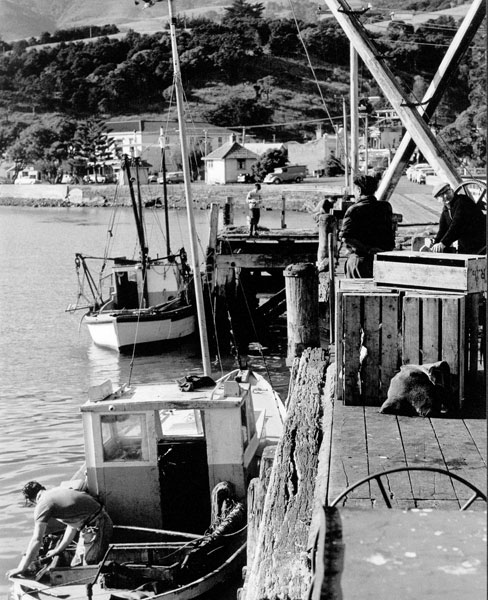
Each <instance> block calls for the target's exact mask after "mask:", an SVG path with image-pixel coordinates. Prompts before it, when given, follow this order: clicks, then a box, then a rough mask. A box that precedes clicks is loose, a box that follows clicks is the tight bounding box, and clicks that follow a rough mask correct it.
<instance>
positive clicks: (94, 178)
mask: <svg viewBox="0 0 488 600" xmlns="http://www.w3.org/2000/svg"><path fill="white" fill-rule="evenodd" d="M83 183H107V178H106V177H105V175H98V174H97V175H95V173H89V174H88V175H85V176H84V177H83Z"/></svg>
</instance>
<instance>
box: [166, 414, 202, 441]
mask: <svg viewBox="0 0 488 600" xmlns="http://www.w3.org/2000/svg"><path fill="white" fill-rule="evenodd" d="M160 417H161V427H162V430H163V438H165V437H171V438H173V437H185V438H187V437H203V418H202V413H201V411H200V410H194V409H185V410H163V411H161V412H160Z"/></svg>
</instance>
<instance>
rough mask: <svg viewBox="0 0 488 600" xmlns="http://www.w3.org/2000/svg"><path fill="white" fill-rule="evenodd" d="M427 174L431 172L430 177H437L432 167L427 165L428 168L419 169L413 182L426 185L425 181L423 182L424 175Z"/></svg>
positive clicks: (413, 176)
mask: <svg viewBox="0 0 488 600" xmlns="http://www.w3.org/2000/svg"><path fill="white" fill-rule="evenodd" d="M425 172H429V174H430V175H435V171H434V170H433V169H432V167H431V166H430V165H427V166H426V167H418V168H417V169H415V171H414V172H413V174H412V181H413V182H414V183H425V180H424V181H423V182H422V181H421V179H422V175H423V173H425ZM431 172H432V173H431Z"/></svg>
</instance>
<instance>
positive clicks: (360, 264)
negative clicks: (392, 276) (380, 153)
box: [341, 175, 395, 279]
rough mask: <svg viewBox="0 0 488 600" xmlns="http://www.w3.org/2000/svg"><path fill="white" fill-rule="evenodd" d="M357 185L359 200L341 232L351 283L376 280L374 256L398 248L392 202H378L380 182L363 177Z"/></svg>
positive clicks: (356, 179) (351, 208) (347, 273)
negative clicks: (396, 245) (352, 280)
mask: <svg viewBox="0 0 488 600" xmlns="http://www.w3.org/2000/svg"><path fill="white" fill-rule="evenodd" d="M354 184H355V185H356V186H358V188H359V191H360V198H359V200H358V202H356V203H355V204H353V206H351V207H350V208H348V209H347V211H346V214H345V215H344V220H343V223H342V231H341V236H342V239H343V241H344V243H345V244H346V246H347V248H348V250H349V256H348V259H347V262H346V267H345V272H346V277H348V278H350V279H358V278H361V277H373V261H374V256H375V254H376V253H377V252H384V251H386V250H393V248H394V247H395V231H394V227H393V211H392V208H391V204H390V203H389V202H379V201H378V200H377V199H376V197H375V195H374V193H375V192H376V189H377V187H378V181H377V179H376V178H375V177H370V176H369V175H360V176H357V177H356V178H355V179H354Z"/></svg>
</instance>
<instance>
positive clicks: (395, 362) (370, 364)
mask: <svg viewBox="0 0 488 600" xmlns="http://www.w3.org/2000/svg"><path fill="white" fill-rule="evenodd" d="M366 287H367V284H366V285H364V287H363V289H362V290H361V291H358V292H353V291H343V290H342V289H340V288H339V290H338V291H337V293H336V309H337V310H336V374H337V379H336V397H337V399H338V400H342V401H343V402H344V404H346V405H357V404H362V405H363V404H364V405H371V406H381V404H382V403H383V402H384V400H385V399H386V395H387V392H388V386H389V384H390V380H391V378H392V377H393V375H394V374H395V372H396V371H397V370H398V368H399V361H400V345H399V343H398V339H399V323H400V314H401V313H400V306H401V305H400V294H399V293H397V292H388V291H381V292H378V291H375V288H372V289H371V291H365V288H366ZM365 348H366V351H367V355H366V357H364V352H365V350H364V349H365Z"/></svg>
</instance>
